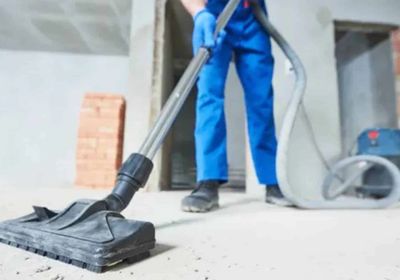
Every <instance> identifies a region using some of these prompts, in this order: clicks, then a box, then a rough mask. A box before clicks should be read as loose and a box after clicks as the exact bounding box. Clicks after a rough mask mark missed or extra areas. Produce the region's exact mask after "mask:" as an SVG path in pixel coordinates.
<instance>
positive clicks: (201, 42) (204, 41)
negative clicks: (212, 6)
mask: <svg viewBox="0 0 400 280" xmlns="http://www.w3.org/2000/svg"><path fill="white" fill-rule="evenodd" d="M193 19H194V30H193V51H194V53H197V52H198V50H199V49H200V48H201V47H205V48H208V49H213V48H214V47H215V45H216V42H215V38H214V33H215V29H216V26H217V18H216V17H215V16H214V15H213V14H212V13H210V12H209V11H208V10H207V9H203V10H201V11H199V12H198V13H197V14H196V15H195V16H194V17H193Z"/></svg>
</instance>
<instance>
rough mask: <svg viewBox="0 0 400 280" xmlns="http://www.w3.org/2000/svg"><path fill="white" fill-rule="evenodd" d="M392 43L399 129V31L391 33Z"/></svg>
mask: <svg viewBox="0 0 400 280" xmlns="http://www.w3.org/2000/svg"><path fill="white" fill-rule="evenodd" d="M392 42H393V59H394V71H395V75H396V92H397V114H398V125H399V127H400V29H398V30H397V31H395V32H393V34H392Z"/></svg>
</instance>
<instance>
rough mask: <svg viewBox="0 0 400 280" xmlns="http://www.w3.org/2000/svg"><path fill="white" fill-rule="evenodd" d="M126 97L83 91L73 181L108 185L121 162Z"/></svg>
mask: <svg viewBox="0 0 400 280" xmlns="http://www.w3.org/2000/svg"><path fill="white" fill-rule="evenodd" d="M125 107H126V106H125V100H124V98H123V97H122V96H119V95H112V94H101V93H89V94H87V95H85V98H84V100H83V102H82V108H81V112H80V125H79V131H78V143H77V151H76V170H77V176H76V180H75V182H76V184H77V185H79V186H83V187H90V188H105V187H106V188H110V187H113V186H114V182H115V177H116V175H117V172H118V169H119V167H120V166H121V163H122V151H123V136H124V121H125Z"/></svg>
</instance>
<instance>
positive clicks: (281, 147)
mask: <svg viewBox="0 0 400 280" xmlns="http://www.w3.org/2000/svg"><path fill="white" fill-rule="evenodd" d="M252 8H253V12H254V14H255V16H256V18H257V20H258V21H259V22H260V24H261V25H262V27H263V28H264V30H265V31H266V32H267V33H268V34H270V36H271V37H272V38H273V39H274V40H275V42H276V43H277V44H278V45H279V47H280V48H281V49H282V51H283V52H284V54H285V55H286V57H287V58H288V59H289V60H290V62H291V63H292V65H293V68H294V72H295V75H296V81H295V86H294V90H293V94H292V98H291V100H290V102H289V105H288V108H287V110H286V112H285V115H284V120H283V124H282V128H281V132H280V137H279V143H278V152H277V176H278V181H279V186H280V188H281V190H282V193H283V194H284V196H285V197H286V198H287V199H288V200H289V201H290V202H292V203H293V204H294V205H295V206H297V207H299V208H304V209H377V208H386V207H389V206H391V205H393V204H395V203H397V202H398V201H399V200H400V171H399V169H398V168H397V166H396V165H394V164H393V163H392V162H390V161H389V160H387V159H385V158H382V157H377V156H354V157H350V158H346V159H344V160H342V161H340V162H338V163H337V164H336V165H334V166H333V167H332V168H331V170H330V172H329V174H328V175H327V177H326V178H325V180H324V182H323V186H322V194H323V197H324V198H325V200H308V199H305V198H301V197H299V196H297V195H295V194H294V192H293V188H292V186H291V185H290V182H289V178H288V174H287V167H288V152H289V140H290V138H291V135H292V132H293V128H294V124H295V120H296V118H297V114H298V112H299V109H300V106H301V104H302V101H303V97H304V94H305V90H306V85H307V75H306V71H305V68H304V65H303V63H302V62H301V60H300V58H299V56H298V55H297V54H296V52H295V51H294V50H293V48H292V47H291V46H290V45H289V43H288V42H287V41H286V39H285V38H284V37H283V36H282V35H281V34H280V33H279V31H278V30H277V29H276V28H275V27H274V26H273V25H272V24H271V22H270V21H269V19H268V17H267V15H266V14H265V12H264V11H263V9H262V8H261V7H260V6H259V5H258V4H256V3H253V4H252ZM356 164H362V165H363V166H364V167H365V166H366V167H367V168H362V172H359V173H357V174H356V176H353V177H352V178H351V179H350V180H347V181H346V182H343V183H342V185H341V186H339V187H337V188H336V191H335V193H334V195H330V193H331V192H330V187H331V185H332V183H333V182H334V181H335V180H336V178H337V177H338V175H337V174H338V172H339V171H341V170H344V169H345V168H347V167H349V166H353V165H356ZM372 165H380V166H382V167H384V168H386V169H387V171H388V172H389V174H390V175H391V177H392V182H393V187H392V190H391V192H390V194H389V195H388V196H386V197H384V198H381V199H358V198H348V199H347V198H346V199H336V197H338V196H339V195H340V194H342V193H343V192H344V191H346V190H347V189H348V188H349V187H350V186H351V184H352V183H353V181H355V180H356V179H357V178H358V177H359V176H361V175H362V173H363V172H365V171H366V170H367V169H368V168H369V167H370V166H372Z"/></svg>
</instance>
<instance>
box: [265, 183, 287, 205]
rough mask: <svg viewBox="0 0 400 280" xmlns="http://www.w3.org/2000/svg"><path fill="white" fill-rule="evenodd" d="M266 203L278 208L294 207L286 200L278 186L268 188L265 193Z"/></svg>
mask: <svg viewBox="0 0 400 280" xmlns="http://www.w3.org/2000/svg"><path fill="white" fill-rule="evenodd" d="M265 202H266V203H270V204H275V205H278V206H285V207H287V206H293V204H292V203H291V202H290V201H289V200H287V199H286V198H285V196H284V195H283V194H282V192H281V189H280V188H279V186H278V185H272V186H267V188H266V193H265Z"/></svg>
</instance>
